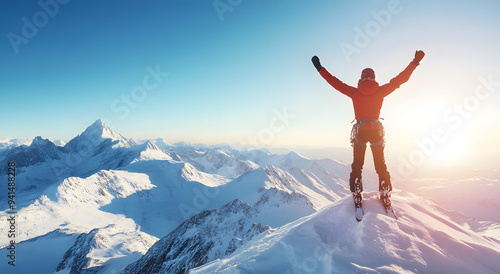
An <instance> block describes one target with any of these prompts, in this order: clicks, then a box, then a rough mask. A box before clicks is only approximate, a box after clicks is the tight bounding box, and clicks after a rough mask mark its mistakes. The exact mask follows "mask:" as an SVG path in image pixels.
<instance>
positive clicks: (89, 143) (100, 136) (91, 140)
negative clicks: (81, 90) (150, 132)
mask: <svg viewBox="0 0 500 274" xmlns="http://www.w3.org/2000/svg"><path fill="white" fill-rule="evenodd" d="M105 141H108V142H110V144H109V145H110V146H112V147H114V148H116V147H125V148H130V147H132V146H134V145H136V142H135V141H133V140H132V139H127V138H125V137H123V136H122V135H121V134H119V133H118V132H116V131H114V130H112V129H111V128H110V127H109V126H108V125H106V124H104V123H103V122H102V121H101V120H97V121H95V122H94V123H93V124H92V125H90V126H89V127H88V128H87V129H85V131H84V132H83V133H82V134H80V135H78V136H77V137H75V138H73V139H72V140H71V141H69V142H68V143H67V144H66V146H65V147H66V148H69V149H70V150H72V151H80V150H85V151H86V152H91V151H92V150H95V149H96V148H98V147H99V146H100V145H101V144H102V143H103V142H105Z"/></svg>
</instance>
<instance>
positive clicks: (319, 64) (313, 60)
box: [311, 55, 323, 71]
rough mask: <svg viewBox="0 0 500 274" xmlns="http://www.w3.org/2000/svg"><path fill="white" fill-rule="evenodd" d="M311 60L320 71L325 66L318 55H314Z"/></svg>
mask: <svg viewBox="0 0 500 274" xmlns="http://www.w3.org/2000/svg"><path fill="white" fill-rule="evenodd" d="M311 61H312V62H313V65H314V67H315V68H316V69H317V70H318V71H320V70H321V69H322V68H323V67H322V66H321V63H320V62H319V58H318V56H316V55H315V56H313V58H312V59H311Z"/></svg>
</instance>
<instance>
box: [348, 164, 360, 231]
mask: <svg viewBox="0 0 500 274" xmlns="http://www.w3.org/2000/svg"><path fill="white" fill-rule="evenodd" d="M351 175H352V173H351ZM351 179H352V180H349V181H352V182H350V185H351V191H352V198H353V199H354V217H356V220H357V221H358V222H360V221H361V220H362V219H363V206H362V203H361V202H362V200H363V196H362V195H361V192H362V191H363V181H362V180H361V176H359V177H351Z"/></svg>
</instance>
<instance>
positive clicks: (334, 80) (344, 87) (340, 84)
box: [311, 56, 357, 97]
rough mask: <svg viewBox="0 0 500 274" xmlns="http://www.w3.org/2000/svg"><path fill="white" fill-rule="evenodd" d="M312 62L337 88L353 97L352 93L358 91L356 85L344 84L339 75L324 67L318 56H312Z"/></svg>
mask: <svg viewBox="0 0 500 274" xmlns="http://www.w3.org/2000/svg"><path fill="white" fill-rule="evenodd" d="M311 61H312V63H313V65H314V67H315V68H316V69H317V70H318V72H319V74H320V75H321V76H322V77H323V78H324V79H325V80H326V81H327V82H328V83H329V84H330V85H331V86H332V87H333V88H334V89H336V90H338V91H340V92H341V93H343V94H345V95H347V96H349V97H351V96H352V94H354V93H355V92H356V90H357V89H356V88H355V87H351V86H349V85H347V84H344V83H343V82H342V81H340V80H339V79H338V78H337V77H335V76H333V75H331V74H330V73H329V72H328V71H327V70H326V69H325V68H324V67H322V66H321V63H320V62H319V58H318V56H314V57H313V58H312V60H311Z"/></svg>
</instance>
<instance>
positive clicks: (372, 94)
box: [319, 62, 417, 121]
mask: <svg viewBox="0 0 500 274" xmlns="http://www.w3.org/2000/svg"><path fill="white" fill-rule="evenodd" d="M416 67H417V65H416V64H415V63H414V62H410V64H409V65H408V66H407V67H406V68H405V70H403V72H401V73H400V74H399V75H398V76H396V77H394V78H393V79H392V80H391V81H389V83H387V84H385V85H383V86H379V84H378V83H377V82H375V81H371V80H366V81H364V82H361V83H358V87H357V88H355V87H351V86H349V85H347V84H344V83H342V82H341V81H340V80H339V79H337V77H335V76H332V75H331V74H330V73H329V72H328V71H327V70H326V69H325V68H322V69H321V70H320V71H319V73H320V74H321V76H323V78H325V80H326V81H327V82H328V83H329V84H330V85H332V87H334V88H335V89H336V90H338V91H340V92H341V93H343V94H345V95H347V96H349V97H350V98H351V99H352V103H353V105H354V114H355V116H356V120H358V121H360V120H364V119H379V118H380V117H379V116H380V109H381V108H382V103H383V102H384V97H385V96H387V95H389V94H391V93H392V92H393V91H394V90H396V89H397V88H399V86H401V85H402V84H404V83H405V82H406V81H408V79H410V76H411V74H412V72H413V71H414V70H415V68H416Z"/></svg>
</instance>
